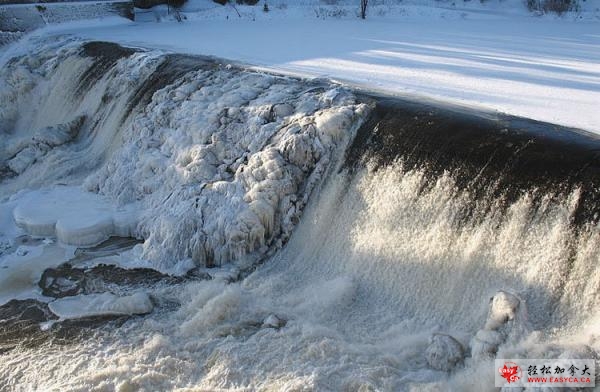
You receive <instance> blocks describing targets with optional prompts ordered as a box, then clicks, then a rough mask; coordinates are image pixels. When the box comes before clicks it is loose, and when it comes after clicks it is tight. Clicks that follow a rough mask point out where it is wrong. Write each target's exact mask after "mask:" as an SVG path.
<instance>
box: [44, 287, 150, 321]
mask: <svg viewBox="0 0 600 392" xmlns="http://www.w3.org/2000/svg"><path fill="white" fill-rule="evenodd" d="M48 307H49V308H50V310H51V311H52V313H54V314H56V315H57V316H58V317H60V318H61V319H74V318H83V317H93V316H130V315H134V314H146V313H150V312H152V309H153V308H154V305H153V304H152V301H151V300H150V297H149V296H148V294H146V293H142V292H139V293H135V294H132V295H127V296H122V297H118V296H116V295H114V294H111V293H102V294H89V295H77V296H74V297H65V298H61V299H57V300H56V301H54V302H51V303H49V304H48Z"/></svg>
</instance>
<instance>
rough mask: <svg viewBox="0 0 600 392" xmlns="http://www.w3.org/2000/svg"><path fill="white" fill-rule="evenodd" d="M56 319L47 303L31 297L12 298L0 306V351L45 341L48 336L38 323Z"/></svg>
mask: <svg viewBox="0 0 600 392" xmlns="http://www.w3.org/2000/svg"><path fill="white" fill-rule="evenodd" d="M56 319H58V317H56V315H55V314H54V313H52V312H51V311H50V309H48V305H46V304H45V303H43V302H39V301H36V300H33V299H28V300H23V301H19V300H12V301H10V302H8V303H6V304H4V305H2V306H0V353H3V352H6V351H8V350H12V349H13V348H15V347H17V346H19V345H23V346H25V347H33V346H37V345H39V344H40V343H42V342H44V341H46V340H47V338H48V336H47V334H46V333H44V332H43V331H42V330H41V328H40V323H43V322H46V321H50V320H56Z"/></svg>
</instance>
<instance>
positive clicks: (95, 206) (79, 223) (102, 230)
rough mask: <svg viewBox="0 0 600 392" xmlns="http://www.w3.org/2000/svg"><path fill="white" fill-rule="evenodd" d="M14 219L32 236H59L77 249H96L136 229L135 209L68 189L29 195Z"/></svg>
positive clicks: (63, 187) (35, 192) (54, 189)
mask: <svg viewBox="0 0 600 392" xmlns="http://www.w3.org/2000/svg"><path fill="white" fill-rule="evenodd" d="M13 217H14V219H15V222H16V224H17V225H18V226H19V227H21V228H23V229H24V230H26V231H27V232H28V233H29V234H31V235H35V236H56V237H57V238H58V240H59V241H60V242H62V243H64V244H67V245H76V246H93V245H96V244H99V243H100V242H102V241H104V240H106V239H108V237H110V236H112V235H121V236H128V235H130V234H131V230H132V227H134V226H135V219H134V218H135V214H134V213H133V212H132V209H131V207H129V208H121V209H116V208H114V207H113V206H112V205H111V203H110V202H109V201H108V200H107V199H106V198H105V197H102V196H100V195H97V194H93V193H89V192H84V191H82V190H81V189H80V188H77V187H67V186H60V187H54V188H49V189H42V190H38V191H32V192H29V193H27V194H25V195H24V196H23V197H21V198H20V201H19V202H18V204H17V206H16V207H15V209H14V211H13Z"/></svg>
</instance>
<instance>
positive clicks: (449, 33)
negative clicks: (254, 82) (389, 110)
mask: <svg viewBox="0 0 600 392" xmlns="http://www.w3.org/2000/svg"><path fill="white" fill-rule="evenodd" d="M269 3H270V9H271V11H270V12H269V13H264V12H263V11H262V7H260V6H258V7H244V6H238V7H237V8H238V11H239V12H240V15H241V17H239V16H238V15H237V13H236V11H235V10H234V9H233V8H231V7H222V6H219V5H216V4H213V3H212V2H209V1H197V2H192V3H191V5H188V6H187V8H184V11H185V12H184V13H183V14H184V15H185V16H186V17H187V20H186V21H184V22H183V23H178V22H175V21H169V20H168V18H166V19H165V18H163V20H162V21H161V22H160V23H157V22H156V21H154V20H153V18H155V17H157V18H158V17H160V15H161V14H160V12H159V11H160V10H159V11H155V14H156V15H155V14H151V15H149V14H148V13H145V14H144V13H140V14H139V15H138V19H140V20H147V21H146V22H137V23H133V22H128V21H123V22H122V23H121V22H118V21H117V20H104V21H100V22H98V23H93V24H92V23H78V24H76V25H75V26H73V25H68V24H67V25H61V26H58V27H57V26H54V27H51V28H47V29H45V30H40V31H38V32H37V33H35V34H36V35H38V36H40V35H41V36H44V35H48V34H62V33H69V34H75V35H78V36H81V37H84V38H89V39H98V40H108V41H115V42H121V43H124V44H128V45H135V46H140V47H150V48H160V49H164V50H166V51H173V52H183V53H195V54H202V55H213V56H217V57H222V58H226V59H230V60H231V61H235V62H241V63H246V64H249V65H251V66H253V67H254V68H258V69H265V70H269V71H275V72H279V73H289V74H294V75H302V76H310V77H323V78H328V79H333V80H336V81H339V82H341V83H348V84H351V85H354V86H358V87H361V88H364V89H366V90H376V91H382V92H385V93H388V94H393V95H400V96H409V97H415V98H418V99H423V100H431V99H434V100H440V101H444V102H451V103H456V104H459V105H466V106H472V107H478V108H484V109H488V110H493V111H500V112H505V113H510V114H514V115H518V116H524V117H530V118H533V119H537V120H543V121H547V122H552V123H557V124H560V125H567V126H572V127H577V128H582V129H586V130H589V131H592V132H596V133H600V111H598V110H597V107H598V104H599V103H600V33H599V31H600V20H599V19H598V15H600V13H599V12H598V11H597V8H598V7H600V5H598V4H596V5H594V3H597V2H595V1H591V0H589V1H587V2H586V3H585V4H586V7H587V8H586V10H587V12H586V13H581V14H571V15H565V16H563V17H558V16H554V15H545V16H536V15H534V14H531V13H529V12H528V11H526V10H525V7H524V6H523V5H522V4H521V2H520V1H513V2H510V1H506V2H502V3H500V5H499V4H498V3H496V2H489V3H487V4H486V6H481V5H480V4H479V2H472V3H473V4H472V3H470V2H469V3H465V4H466V5H469V7H467V6H463V8H462V9H453V7H452V6H451V5H450V3H444V4H445V5H446V6H445V8H441V7H437V8H433V7H422V6H414V5H413V6H411V5H410V2H408V3H409V5H404V6H399V5H395V6H374V7H373V8H372V9H371V10H370V14H369V15H368V18H367V20H364V21H363V20H360V19H359V18H357V17H356V16H355V13H356V9H357V8H358V6H356V7H354V6H352V7H348V6H346V7H342V6H338V7H334V6H329V7H326V6H320V5H319V6H317V5H315V4H314V3H319V2H312V3H313V4H312V5H306V4H303V3H310V2H299V3H298V4H295V5H292V4H293V2H285V3H286V6H282V5H281V4H279V3H282V2H281V1H280V2H277V1H272V2H269ZM287 3H291V4H287ZM340 3H343V2H340ZM346 3H347V2H346ZM357 3H358V2H357ZM388 3H390V2H388ZM456 3H459V4H462V2H456ZM278 4H279V5H278ZM454 8H457V7H454ZM495 8H496V9H495ZM336 10H337V11H336ZM163 14H164V12H163ZM332 14H335V15H341V16H338V17H333V16H329V15H332ZM162 16H164V15H162ZM317 16H323V17H322V18H318V17H317Z"/></svg>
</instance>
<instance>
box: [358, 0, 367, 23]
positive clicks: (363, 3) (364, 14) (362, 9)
mask: <svg viewBox="0 0 600 392" xmlns="http://www.w3.org/2000/svg"><path fill="white" fill-rule="evenodd" d="M368 4H369V0H360V17H361V18H363V19H365V18H366V17H367V5H368Z"/></svg>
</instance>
